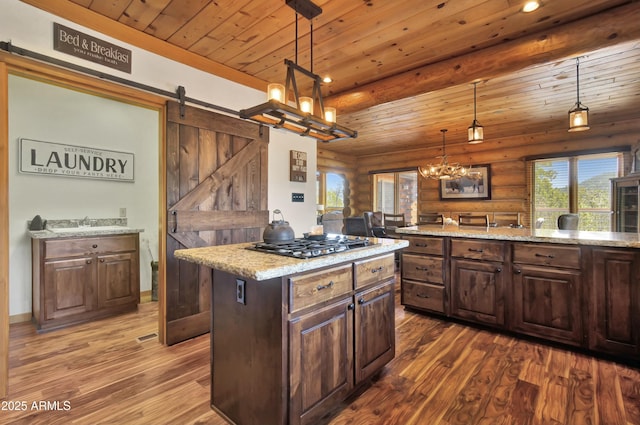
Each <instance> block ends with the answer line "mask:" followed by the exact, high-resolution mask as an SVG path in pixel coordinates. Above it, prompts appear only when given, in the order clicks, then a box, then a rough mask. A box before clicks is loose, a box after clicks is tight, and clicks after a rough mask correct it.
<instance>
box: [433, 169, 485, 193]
mask: <svg viewBox="0 0 640 425" xmlns="http://www.w3.org/2000/svg"><path fill="white" fill-rule="evenodd" d="M440 199H441V200H445V199H447V200H452V201H455V200H460V201H462V200H469V199H491V166H490V165H488V164H484V165H474V166H472V167H470V168H469V172H468V173H467V175H466V176H464V177H460V178H457V179H449V180H440Z"/></svg>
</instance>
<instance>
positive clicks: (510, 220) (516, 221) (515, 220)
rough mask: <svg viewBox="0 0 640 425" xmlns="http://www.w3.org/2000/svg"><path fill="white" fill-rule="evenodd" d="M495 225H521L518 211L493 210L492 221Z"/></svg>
mask: <svg viewBox="0 0 640 425" xmlns="http://www.w3.org/2000/svg"><path fill="white" fill-rule="evenodd" d="M492 223H495V225H496V226H508V227H521V226H522V224H521V223H520V213H519V212H494V213H493V221H492Z"/></svg>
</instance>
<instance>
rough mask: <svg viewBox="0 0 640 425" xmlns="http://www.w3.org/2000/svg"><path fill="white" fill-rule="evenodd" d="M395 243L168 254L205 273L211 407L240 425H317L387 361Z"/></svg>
mask: <svg viewBox="0 0 640 425" xmlns="http://www.w3.org/2000/svg"><path fill="white" fill-rule="evenodd" d="M407 245H408V244H407V242H406V241H403V240H388V239H378V240H374V243H372V244H371V245H369V246H368V247H364V248H358V249H353V250H348V251H345V252H341V253H336V254H332V255H326V256H322V257H317V258H310V259H297V258H290V257H282V256H278V255H274V254H269V253H262V252H256V251H253V250H249V249H247V247H250V246H251V244H236V245H225V246H217V247H205V248H194V249H186V250H177V251H175V256H176V258H179V259H182V260H186V261H190V262H194V263H197V264H202V265H206V266H208V267H210V268H212V269H213V270H212V273H213V285H212V310H211V311H212V313H211V314H212V318H211V320H212V327H211V329H212V332H211V406H212V408H214V409H215V410H216V411H217V412H219V413H220V414H221V415H223V417H225V418H226V419H227V420H228V421H229V422H230V423H234V424H238V425H253V424H255V425H258V424H259V425H271V424H279V425H285V424H291V425H294V424H296V425H297V424H317V423H321V421H322V417H323V416H325V415H326V414H327V413H328V412H330V411H331V410H333V409H335V408H336V407H337V406H338V405H339V404H340V403H341V402H342V401H343V400H344V399H345V398H346V397H348V396H349V395H351V394H353V393H354V392H355V391H356V390H357V389H358V388H360V387H361V386H362V385H366V383H367V382H368V380H369V379H370V378H371V376H372V375H374V374H375V373H376V372H378V371H379V370H380V369H381V368H382V367H384V365H385V364H387V363H388V362H389V361H390V360H391V359H393V357H394V356H395V323H394V302H393V293H394V283H395V273H394V272H395V270H394V269H395V264H394V253H393V252H394V251H396V250H399V249H401V248H403V247H405V246H407Z"/></svg>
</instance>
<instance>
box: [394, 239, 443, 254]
mask: <svg viewBox="0 0 640 425" xmlns="http://www.w3.org/2000/svg"><path fill="white" fill-rule="evenodd" d="M403 239H406V240H407V241H409V246H408V247H406V248H405V249H404V252H415V253H416V254H429V255H443V254H444V249H443V246H444V245H443V243H442V241H443V238H424V237H417V236H405V237H403Z"/></svg>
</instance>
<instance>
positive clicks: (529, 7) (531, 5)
mask: <svg viewBox="0 0 640 425" xmlns="http://www.w3.org/2000/svg"><path fill="white" fill-rule="evenodd" d="M539 7H540V2H539V1H528V2H526V3H525V4H524V6H522V11H523V12H525V13H529V12H533V11H534V10H536V9H538V8H539Z"/></svg>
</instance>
